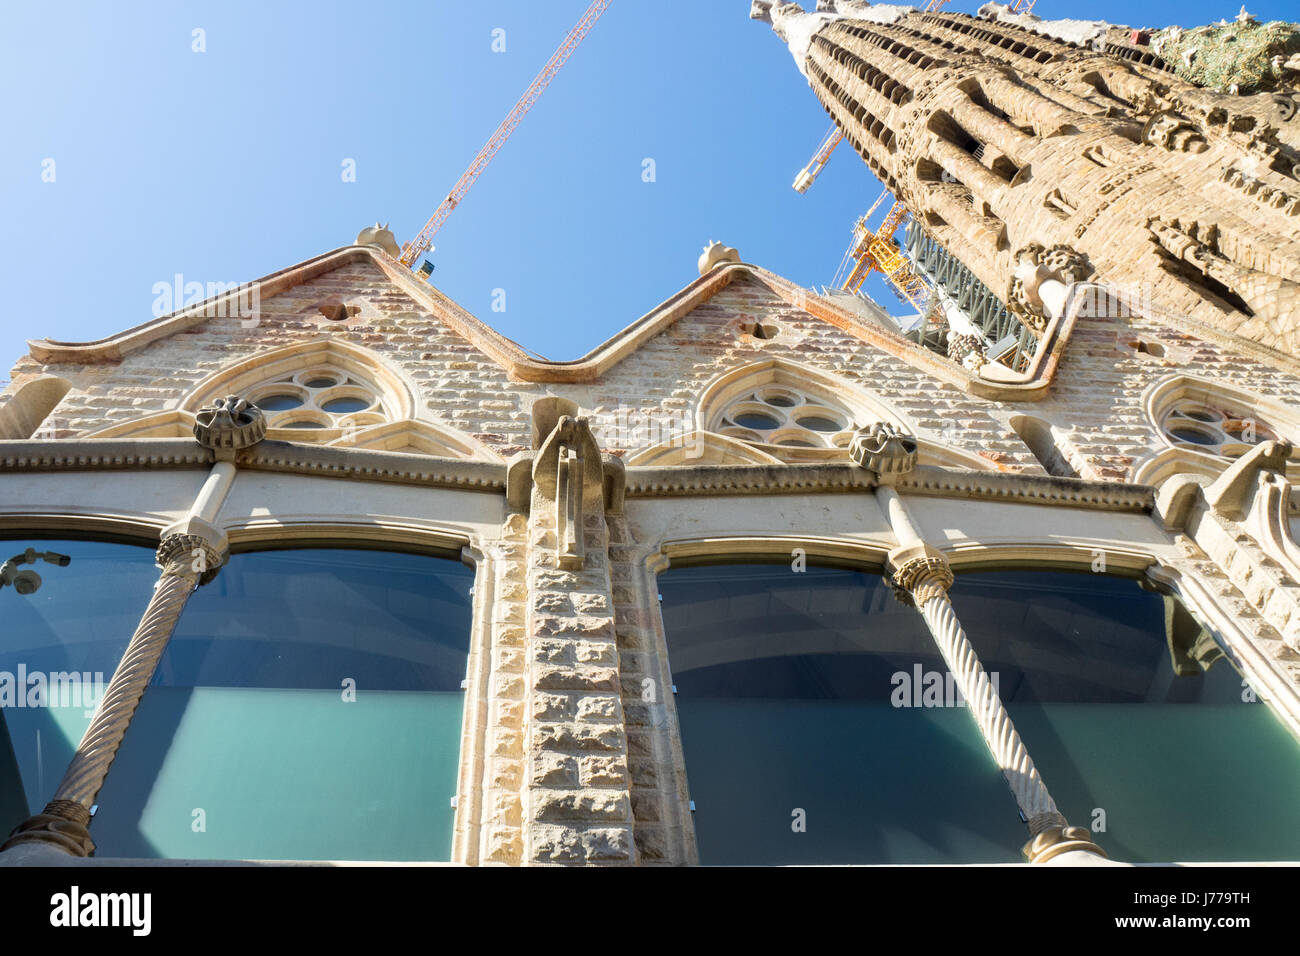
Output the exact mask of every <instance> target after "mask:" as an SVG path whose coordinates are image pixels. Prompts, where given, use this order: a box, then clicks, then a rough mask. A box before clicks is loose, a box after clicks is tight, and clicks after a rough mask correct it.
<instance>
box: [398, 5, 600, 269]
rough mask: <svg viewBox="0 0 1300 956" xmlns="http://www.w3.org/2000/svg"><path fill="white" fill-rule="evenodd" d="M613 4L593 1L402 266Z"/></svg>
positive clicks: (421, 250)
mask: <svg viewBox="0 0 1300 956" xmlns="http://www.w3.org/2000/svg"><path fill="white" fill-rule="evenodd" d="M609 4H610V0H593V3H592V4H591V6H589V7H587V11H586V12H585V13H584V14H583V15H582V18H581V19H580V20H578V22H577V24H576V25H575V26H574V27H573V29H572V30H570V31H569V34H568V36H566V37H565V38H564V42H563V43H561V44H560V46H559V49H557V50H556V51H555V52H554V53H553V54H551V58H550V59H549V60H547V61H546V65H545V66H544V67H542V71H541V72H540V73H538V74H537V76H536V77H535V78H534V79H533V82H532V83H530V84H529V86H528V89H526V90H524V95H523V96H521V97H519V102H518V103H516V104H515V106H514V109H512V110H511V111H510V112H509V113H508V114H507V115H506V118H505V119H504V120H502V121H501V125H500V126H498V127H497V129H496V132H495V133H493V134H492V135H491V136H490V137H489V138H488V141H487V142H486V143H484V144H483V148H482V149H480V150H479V151H478V155H477V156H475V157H474V161H473V162H471V163H470V164H469V168H468V169H466V170H465V172H464V173H463V174H461V177H460V179H459V180H458V181H457V182H456V185H455V186H453V187H452V188H451V192H449V193H448V194H447V198H446V199H444V200H443V201H442V205H440V206H439V207H438V208H437V209H436V210H435V211H434V213H433V215H432V216H430V217H429V221H428V222H426V223H425V224H424V228H423V229H421V230H420V234H419V235H418V236H416V237H415V238H414V239H412V240H411V241H410V242H408V243H407V244H406V245H405V246H403V247H402V255H401V258H400V261H401V263H402V265H404V266H407V267H408V268H409V267H411V266H412V265H414V263H415V260H416V259H418V258H420V257H421V256H423V255H424V254H425V253H426V252H428V251H429V249H430V248H431V247H432V245H433V236H434V234H435V233H436V232H437V231H438V230H439V229H440V228H442V224H443V223H444V222H446V221H447V217H448V216H450V215H451V213H452V210H453V209H455V208H456V207H457V206H458V205H460V201H461V200H462V199H464V198H465V194H466V193H468V192H469V190H470V187H471V186H473V185H474V182H475V181H476V180H477V179H478V178H479V176H480V175H482V173H483V170H484V169H486V168H487V164H488V163H490V162H492V157H493V156H495V155H496V154H497V151H498V150H500V149H501V147H502V146H504V145H505V142H506V140H508V139H509V138H510V134H511V133H513V132H514V131H515V127H517V126H518V125H519V122H520V120H522V119H523V118H524V114H525V113H527V112H528V111H529V109H531V108H532V105H533V104H534V103H536V102H537V98H538V97H539V96H541V95H542V91H543V90H545V89H546V87H547V86H548V85H549V84H550V82H551V80H553V79H554V78H555V74H556V73H559V72H560V67H562V66H564V61H565V60H567V59H568V58H569V54H571V53H572V52H573V51H574V50H576V49H577V47H578V44H579V43H581V42H582V40H583V38H584V37H586V35H587V34H588V33H590V32H591V28H592V27H593V26H595V24H596V21H597V20H598V19H600V15H601V14H602V13H604V12H605V8H606V7H608V6H609ZM432 272H433V266H432V265H430V264H429V263H428V262H425V263H424V264H423V266H422V267H421V268H420V270H419V274H420V277H421V278H423V279H427V278H428V277H429V275H430V274H431V273H432Z"/></svg>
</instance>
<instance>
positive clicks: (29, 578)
mask: <svg viewBox="0 0 1300 956" xmlns="http://www.w3.org/2000/svg"><path fill="white" fill-rule="evenodd" d="M13 585H14V590H15V591H17V592H18V593H19V594H33V593H35V591H36V589H37V588H39V587H40V586H41V576H40V575H39V574H37V573H36V572H35V571H19V572H18V573H17V574H15V575H14V580H13Z"/></svg>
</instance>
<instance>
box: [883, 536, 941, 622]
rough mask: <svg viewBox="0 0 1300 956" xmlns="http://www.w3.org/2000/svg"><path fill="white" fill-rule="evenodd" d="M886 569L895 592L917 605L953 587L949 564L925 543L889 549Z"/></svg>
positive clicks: (906, 600)
mask: <svg viewBox="0 0 1300 956" xmlns="http://www.w3.org/2000/svg"><path fill="white" fill-rule="evenodd" d="M885 570H886V572H887V574H888V578H889V583H890V585H892V586H893V588H894V594H895V596H896V597H898V599H899V600H901V601H904V602H905V603H913V602H914V603H915V604H916V606H917V607H920V606H921V605H923V604H925V603H926V602H927V601H929V600H931V599H933V598H935V597H939V596H941V595H943V594H944V593H946V592H947V590H948V588H949V587H951V586H952V582H953V574H952V565H950V564H949V563H948V558H947V557H946V556H945V555H944V553H943V552H942V551H940V550H938V549H937V548H933V547H931V546H930V545H928V544H925V543H924V542H921V543H917V544H909V545H904V546H902V547H899V548H895V549H894V550H893V551H890V552H889V556H888V557H887V558H886V561H885Z"/></svg>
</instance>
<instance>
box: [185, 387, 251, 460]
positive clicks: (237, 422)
mask: <svg viewBox="0 0 1300 956" xmlns="http://www.w3.org/2000/svg"><path fill="white" fill-rule="evenodd" d="M265 437H266V416H264V415H263V414H262V410H261V409H260V408H258V407H257V406H256V405H250V404H248V402H246V401H244V400H243V399H242V398H239V397H237V396H235V395H230V396H227V397H226V398H219V399H217V400H216V401H215V402H213V403H212V404H211V405H208V406H205V407H203V408H201V409H200V410H199V412H198V414H197V415H195V416H194V438H195V440H196V441H197V442H198V443H199V444H200V445H202V446H203V447H204V448H209V449H211V450H212V453H213V455H214V456H215V457H216V459H217V461H234V460H235V456H236V454H238V453H239V452H241V451H243V450H244V449H245V448H251V447H252V446H253V445H256V444H257V443H258V442H260V441H261V440H262V439H263V438H265Z"/></svg>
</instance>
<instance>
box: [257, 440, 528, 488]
mask: <svg viewBox="0 0 1300 956" xmlns="http://www.w3.org/2000/svg"><path fill="white" fill-rule="evenodd" d="M236 464H238V465H239V467H240V468H246V469H250V470H254V471H278V472H286V473H289V474H295V475H320V476H325V477H329V478H349V479H355V480H360V481H388V482H397V483H400V484H412V485H432V486H434V487H439V488H468V489H470V490H473V491H493V492H503V493H504V492H505V489H506V466H505V465H504V464H499V463H497V462H488V461H466V460H464V459H460V458H437V457H434V456H433V455H420V454H412V453H409V452H399V451H375V450H371V449H367V448H336V447H332V446H321V445H299V444H296V443H294V442H279V441H263V442H262V443H261V444H259V445H257V446H256V447H254V448H252V449H250V450H249V451H248V452H245V453H244V454H242V455H240V456H239V457H238V458H237V459H236Z"/></svg>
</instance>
